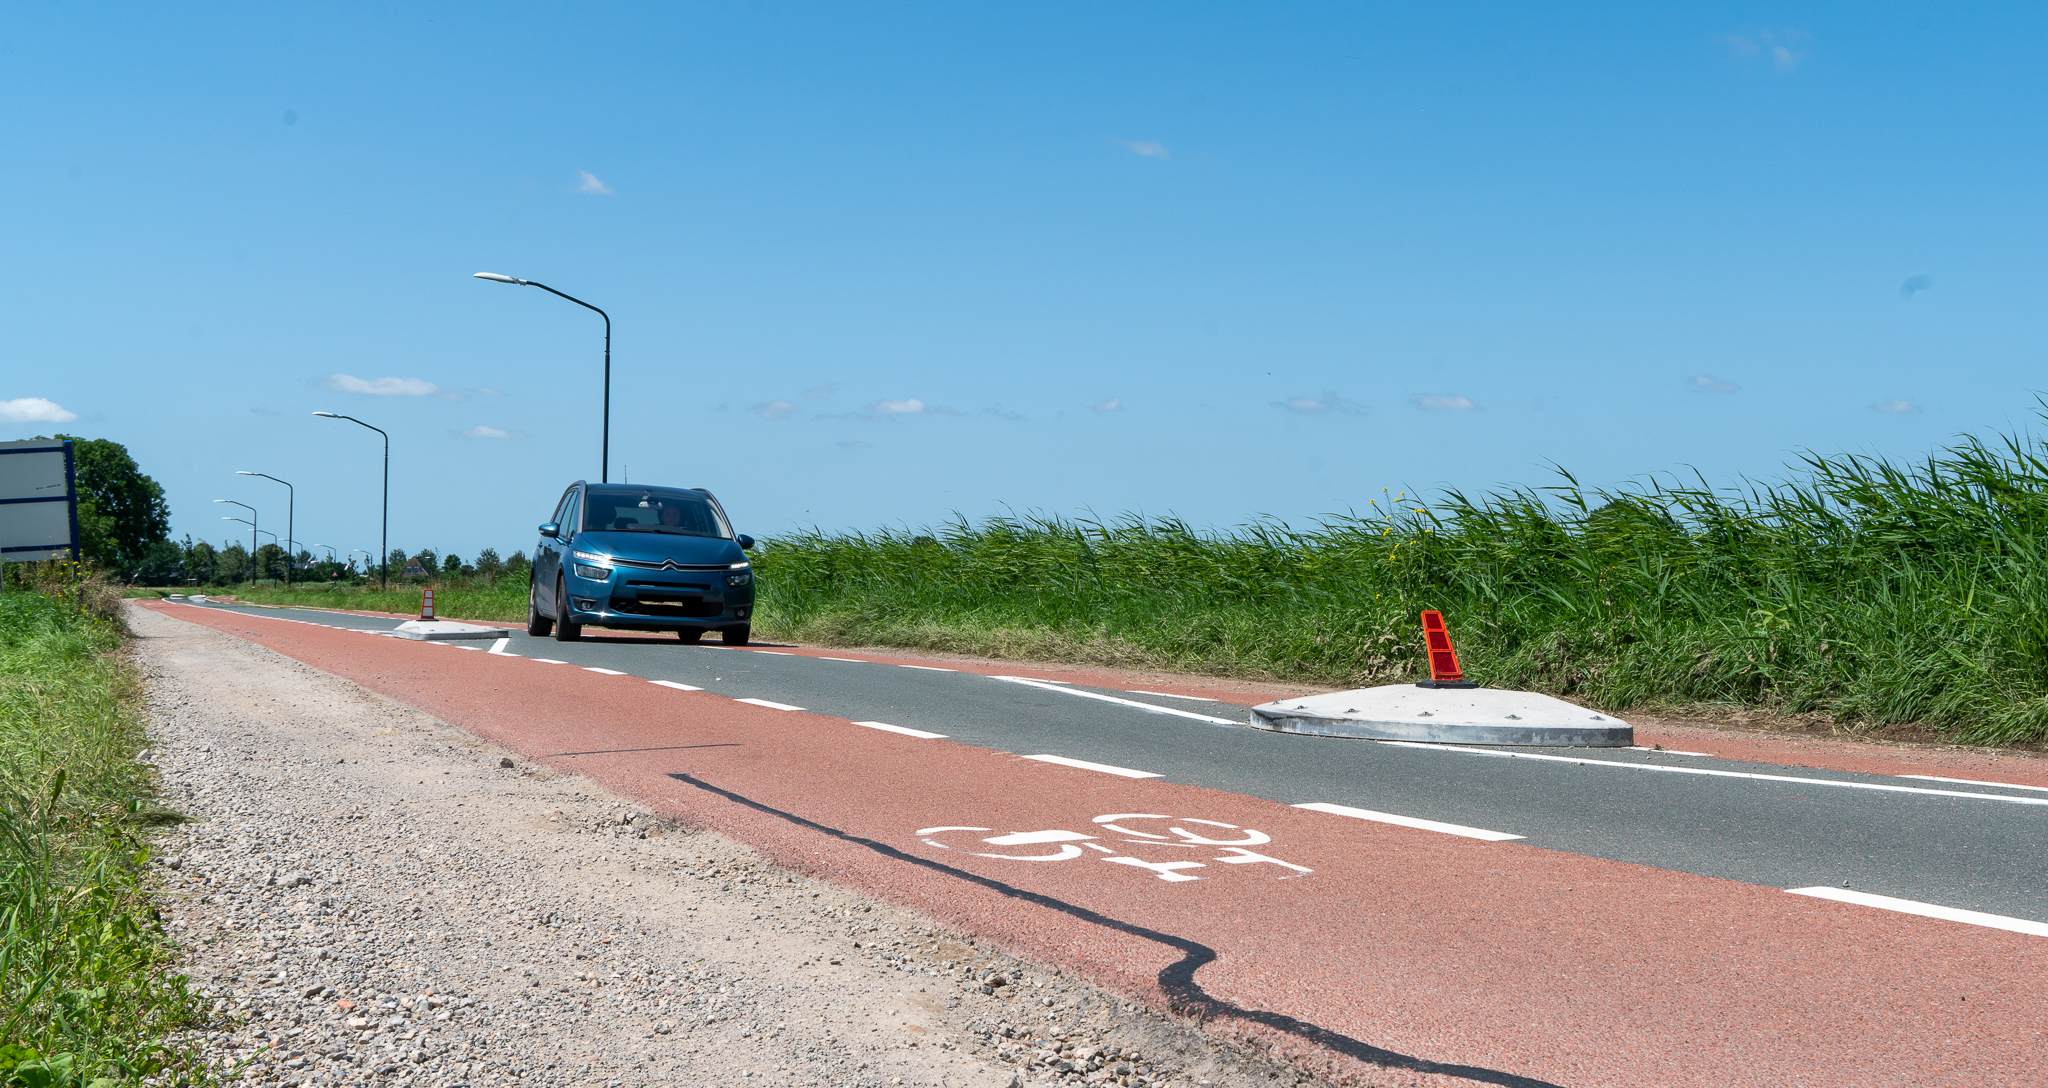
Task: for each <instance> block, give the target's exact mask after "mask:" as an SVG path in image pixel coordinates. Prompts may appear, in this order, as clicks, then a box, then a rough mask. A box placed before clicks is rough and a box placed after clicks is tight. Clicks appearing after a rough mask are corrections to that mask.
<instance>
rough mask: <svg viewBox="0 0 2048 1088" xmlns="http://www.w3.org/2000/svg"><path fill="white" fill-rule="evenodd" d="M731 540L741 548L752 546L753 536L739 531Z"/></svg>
mask: <svg viewBox="0 0 2048 1088" xmlns="http://www.w3.org/2000/svg"><path fill="white" fill-rule="evenodd" d="M732 540H733V543H735V544H738V545H739V546H740V547H741V548H742V549H746V548H751V547H753V546H754V538H753V537H750V536H748V535H747V534H745V533H741V534H740V535H738V536H736V537H733V538H732Z"/></svg>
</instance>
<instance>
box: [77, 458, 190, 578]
mask: <svg viewBox="0 0 2048 1088" xmlns="http://www.w3.org/2000/svg"><path fill="white" fill-rule="evenodd" d="M57 437H58V438H60V439H62V440H64V441H68V442H70V443H71V465H72V470H73V473H74V475H75V476H76V479H77V483H78V535H79V537H80V538H81V539H80V540H79V545H80V547H82V548H83V549H84V551H85V557H86V558H87V559H90V560H92V561H93V562H95V563H98V564H99V565H100V566H102V567H105V568H107V569H109V570H114V571H120V572H122V573H124V574H126V573H128V572H129V571H130V569H131V568H133V567H135V566H136V565H138V564H140V563H141V562H142V560H143V556H144V555H145V554H146V553H147V552H148V550H149V546H150V545H151V544H155V543H157V542H158V541H162V540H167V539H169V537H170V531H171V510H170V507H169V506H167V505H165V503H164V489H163V488H162V487H161V486H160V485H158V484H157V482H156V481H155V480H152V479H150V478H149V477H147V476H145V475H143V474H142V466H140V465H137V464H136V463H135V458H133V457H130V456H129V455H128V447H126V446H123V445H121V444H120V443H119V442H111V441H108V440H107V439H104V438H78V437H76V436H74V435H68V434H60V435H58V436H57Z"/></svg>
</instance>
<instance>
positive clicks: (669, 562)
mask: <svg viewBox="0 0 2048 1088" xmlns="http://www.w3.org/2000/svg"><path fill="white" fill-rule="evenodd" d="M611 561H612V562H613V563H615V564H617V565H619V566H621V567H632V568H634V569H636V570H731V569H732V564H731V563H695V564H693V563H678V562H676V561H675V560H673V559H664V560H662V561H661V562H659V563H647V562H643V561H641V560H638V559H620V558H619V557H618V556H613V557H612V560H611Z"/></svg>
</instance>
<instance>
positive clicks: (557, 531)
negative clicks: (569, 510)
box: [540, 521, 562, 540]
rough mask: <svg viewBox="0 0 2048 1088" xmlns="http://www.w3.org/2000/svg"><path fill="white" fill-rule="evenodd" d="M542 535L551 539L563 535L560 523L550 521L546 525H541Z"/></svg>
mask: <svg viewBox="0 0 2048 1088" xmlns="http://www.w3.org/2000/svg"><path fill="white" fill-rule="evenodd" d="M540 535H542V536H544V537H547V538H548V539H550V540H553V539H554V538H556V537H558V536H560V535H562V527H561V526H560V525H557V524H555V523H554V522H552V521H551V522H548V523H547V524H546V525H543V526H541V527H540Z"/></svg>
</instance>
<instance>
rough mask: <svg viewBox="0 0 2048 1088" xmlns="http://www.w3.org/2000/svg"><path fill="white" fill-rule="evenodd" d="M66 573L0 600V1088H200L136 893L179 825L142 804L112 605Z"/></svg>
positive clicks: (181, 985) (187, 1007)
mask: <svg viewBox="0 0 2048 1088" xmlns="http://www.w3.org/2000/svg"><path fill="white" fill-rule="evenodd" d="M67 566H68V564H55V563H44V564H37V567H38V568H39V570H38V573H39V574H41V575H43V576H45V577H47V578H48V581H47V582H46V583H45V584H43V585H42V586H41V587H39V588H36V587H31V588H15V587H9V588H8V591H7V592H4V593H0V1085H8V1086H14V1085H22V1086H29V1088H41V1086H45V1085H48V1086H52V1088H59V1086H66V1085H88V1084H92V1083H94V1082H106V1083H110V1084H111V1083H131V1082H139V1081H140V1080H141V1079H142V1078H145V1077H147V1078H150V1079H151V1080H152V1082H153V1083H164V1084H189V1083H200V1082H204V1081H206V1080H207V1079H208V1078H207V1075H206V1072H205V1070H204V1068H203V1066H202V1065H201V1064H200V1063H199V1060H198V1058H197V1056H196V1053H195V1052H194V1051H191V1050H189V1049H186V1048H182V1047H180V1046H178V1045H174V1044H170V1043H167V1042H166V1040H167V1039H170V1038H171V1037H172V1036H173V1035H174V1033H176V1032H178V1031H180V1030H181V1029H183V1028H187V1027H192V1026H195V1025H197V1024H198V1023H199V1022H200V1020H201V1014H202V1012H203V1009H202V1007H201V1004H200V1002H199V1000H198V999H197V998H195V996H194V995H192V994H191V993H189V992H188V991H187V989H186V985H185V980H184V978H183V977H182V976H180V975H178V974H177V973H176V972H175V971H174V970H173V969H172V957H173V950H172V948H171V946H170V944H169V942H168V941H167V940H165V938H164V937H163V935H162V934H161V933H160V931H159V930H158V927H157V923H156V914H155V911H154V910H153V908H152V907H151V906H150V902H149V897H148V894H147V889H146V887H145V882H144V864H145V862H146V860H147V858H148V851H147V847H146V845H145V843H144V841H143V833H144V831H145V829H146V828H147V827H148V826H149V824H151V823H152V822H161V821H164V820H169V819H174V818H175V817H172V816H170V815H169V814H167V813H163V812H161V811H159V810H157V809H155V808H154V807H152V806H151V805H150V804H149V803H148V802H147V801H146V800H144V798H145V797H146V795H147V792H148V789H149V785H150V781H149V768H148V767H147V766H146V765H144V764H142V763H140V762H138V761H137V759H136V754H137V750H138V749H139V748H140V746H141V744H142V737H143V733H142V727H141V720H140V714H139V706H138V700H139V694H140V691H139V685H138V684H137V682H136V679H135V677H134V676H133V674H132V673H130V672H129V671H128V670H127V669H126V668H125V667H124V666H123V665H122V664H121V663H120V662H119V661H118V660H117V659H116V658H114V657H113V651H114V650H116V649H117V648H118V647H119V645H120V640H121V637H122V634H123V629H122V625H121V618H120V614H119V611H118V605H119V600H118V597H117V595H115V594H113V593H111V592H109V591H107V590H106V588H105V587H104V586H103V585H101V584H98V583H96V582H91V581H88V582H86V583H84V586H83V588H82V589H81V588H79V587H78V586H77V585H76V584H74V583H72V582H71V580H70V578H69V577H67V576H68V575H69V574H71V573H72V572H70V571H68V570H65V569H64V568H65V567H67ZM8 574H9V576H10V581H17V580H18V579H19V578H20V576H21V571H20V568H19V567H18V566H16V565H10V569H9V571H8ZM81 596H82V597H83V598H84V600H83V601H82V602H81V601H80V599H79V598H80V597H81Z"/></svg>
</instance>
